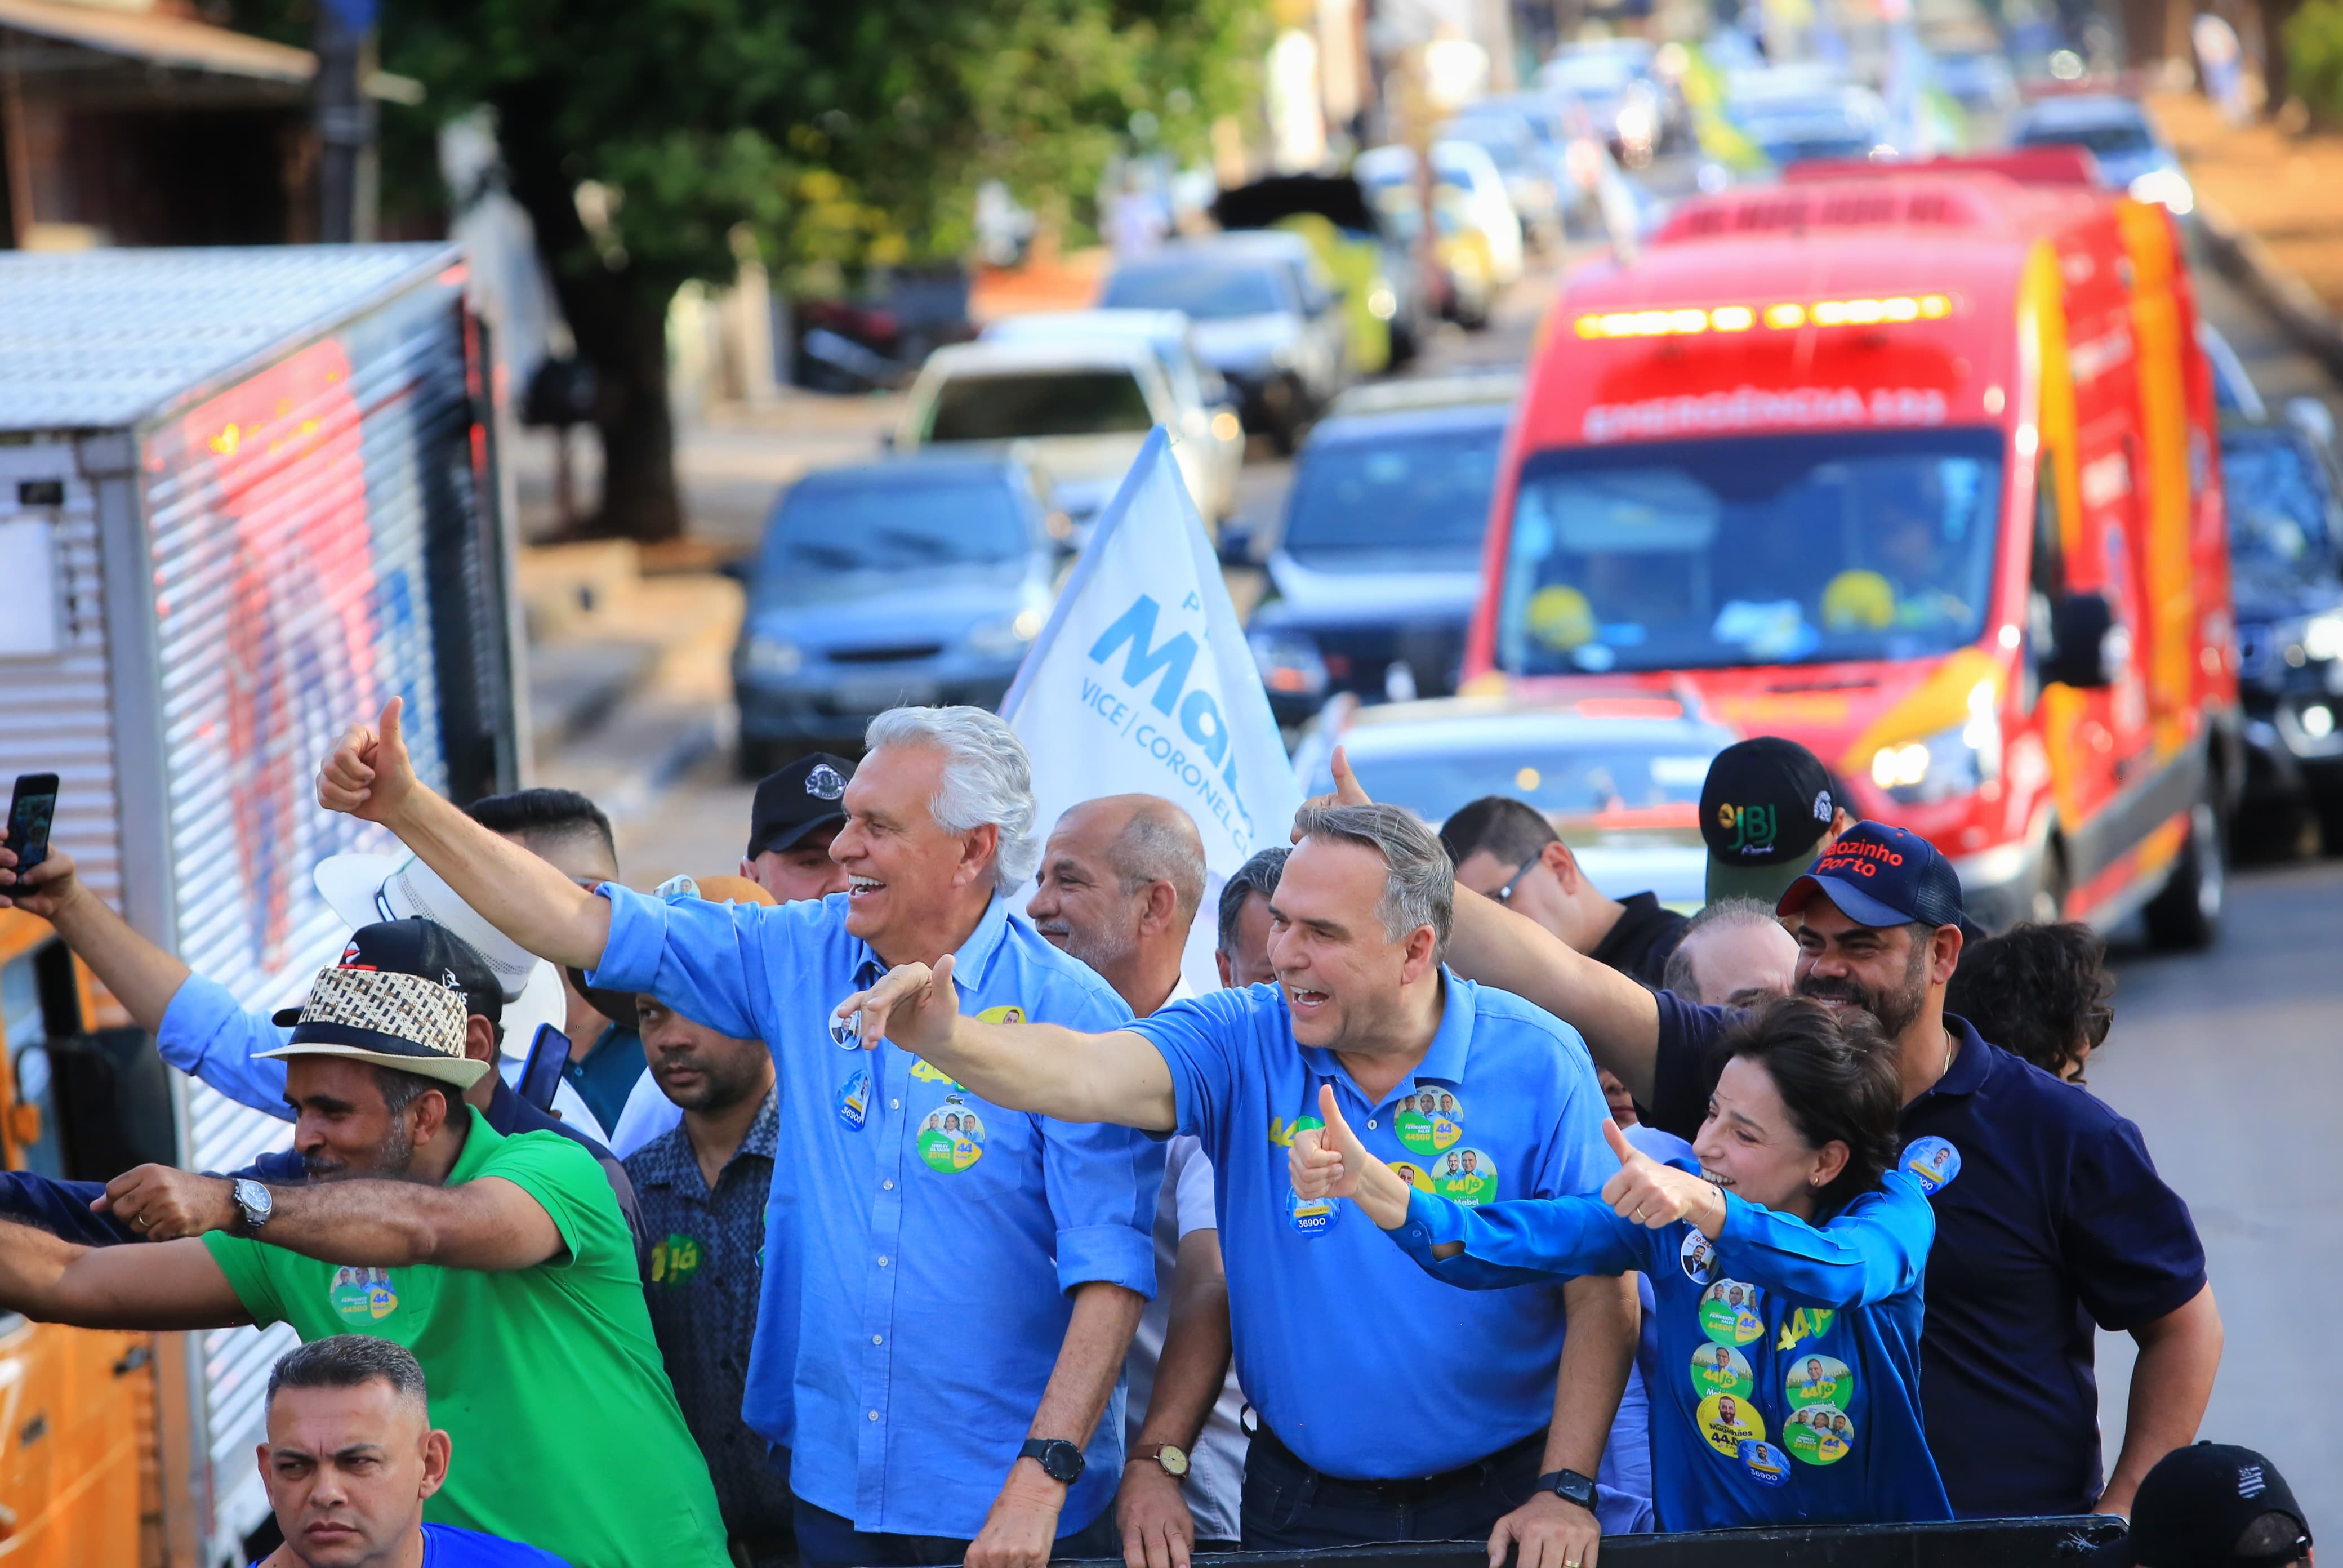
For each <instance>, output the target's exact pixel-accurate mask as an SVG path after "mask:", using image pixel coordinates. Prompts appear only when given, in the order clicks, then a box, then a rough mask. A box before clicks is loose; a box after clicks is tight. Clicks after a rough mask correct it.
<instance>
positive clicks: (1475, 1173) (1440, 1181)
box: [1432, 1149, 1497, 1209]
mask: <svg viewBox="0 0 2343 1568" xmlns="http://www.w3.org/2000/svg"><path fill="white" fill-rule="evenodd" d="M1432 1187H1433V1191H1435V1192H1437V1193H1439V1194H1440V1195H1441V1196H1442V1197H1443V1198H1445V1199H1447V1200H1448V1201H1450V1202H1452V1203H1462V1204H1463V1206H1464V1207H1465V1208H1467V1209H1475V1208H1478V1207H1480V1206H1481V1205H1482V1204H1483V1203H1493V1202H1495V1201H1497V1161H1496V1160H1495V1159H1494V1158H1493V1157H1492V1156H1491V1154H1490V1153H1489V1151H1487V1150H1485V1149H1451V1150H1450V1151H1448V1152H1447V1153H1445V1154H1443V1155H1442V1156H1441V1157H1440V1159H1439V1161H1437V1162H1436V1163H1434V1164H1433V1168H1432Z"/></svg>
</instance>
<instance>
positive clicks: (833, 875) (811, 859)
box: [740, 751, 854, 904]
mask: <svg viewBox="0 0 2343 1568" xmlns="http://www.w3.org/2000/svg"><path fill="white" fill-rule="evenodd" d="M853 777H854V764H853V763H851V762H849V761H848V760H847V759H845V758H843V757H832V756H831V755H830V753H829V752H827V751H817V752H815V753H814V754H813V755H812V756H810V757H800V758H799V759H797V760H796V761H795V762H792V763H790V764H789V766H788V767H786V768H783V769H779V771H777V772H773V773H769V774H767V775H766V776H765V778H764V779H763V780H762V781H761V782H759V784H758V786H757V798H756V799H755V801H754V802H753V803H752V804H751V805H750V806H749V852H748V853H747V854H746V855H745V856H743V857H742V858H741V860H740V874H741V875H742V876H744V877H746V878H748V879H749V880H750V881H752V882H755V883H756V884H757V885H758V886H759V887H761V888H763V889H764V890H765V891H767V892H769V893H770V894H772V895H773V897H774V899H775V900H778V901H779V902H781V903H784V904H786V903H789V902H790V901H791V900H797V899H826V898H828V897H829V896H830V894H832V893H842V892H844V891H846V868H845V867H843V866H841V865H840V864H839V863H838V862H837V861H836V860H833V859H830V841H831V840H832V839H836V838H837V837H838V831H839V829H841V828H843V827H845V826H846V807H845V804H844V802H845V799H846V786H847V783H848V781H849V780H850V779H852V778H853Z"/></svg>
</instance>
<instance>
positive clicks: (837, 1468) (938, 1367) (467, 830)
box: [317, 701, 1163, 1568]
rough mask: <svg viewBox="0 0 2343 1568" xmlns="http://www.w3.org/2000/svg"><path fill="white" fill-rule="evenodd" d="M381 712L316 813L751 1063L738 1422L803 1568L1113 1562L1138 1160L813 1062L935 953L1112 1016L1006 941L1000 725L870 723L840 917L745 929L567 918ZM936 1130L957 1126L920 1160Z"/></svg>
mask: <svg viewBox="0 0 2343 1568" xmlns="http://www.w3.org/2000/svg"><path fill="white" fill-rule="evenodd" d="M399 710H400V705H399V704H398V703H397V702H396V701H394V702H393V703H392V704H391V705H390V706H389V707H388V708H387V709H385V710H384V712H383V715H382V719H381V721H380V727H379V728H378V729H377V728H375V727H370V726H363V725H362V726H358V727H356V728H354V729H352V730H351V731H350V732H349V733H348V734H347V735H346V736H344V737H343V739H342V740H341V741H340V743H339V744H337V746H336V748H335V749H334V750H333V752H332V753H331V754H330V755H329V756H328V757H327V759H325V762H324V764H323V765H322V766H321V768H320V769H319V772H318V780H317V793H318V801H319V804H321V805H323V806H326V807H327V809H334V810H342V811H349V812H353V813H355V814H357V815H359V816H361V817H363V818H365V819H367V820H370V821H377V822H381V823H383V824H384V825H385V826H387V827H388V828H390V829H391V830H392V831H394V832H396V833H397V834H399V835H400V836H401V837H402V838H404V839H406V840H407V843H408V845H409V847H411V848H413V849H415V850H416V851H417V854H419V855H421V856H422V857H423V858H424V859H426V860H427V861H428V862H429V863H430V864H431V865H432V866H433V867H434V869H437V871H438V872H439V873H440V874H441V875H442V876H444V877H446V878H447V879H448V881H449V882H450V884H451V885H453V886H454V887H455V888H456V890H458V893H460V894H462V895H463V896H464V897H465V898H466V899H467V900H469V901H470V902H471V903H472V904H473V906H474V907H475V908H477V909H479V910H481V911H482V913H484V914H486V915H487V916H488V918H489V919H490V920H493V921H495V922H496V923H497V924H498V928H499V929H500V930H504V932H505V933H506V934H507V935H508V936H510V937H511V938H513V939H514V940H516V941H518V942H519V943H520V944H521V945H522V946H523V947H524V948H527V949H528V950H530V951H532V952H537V953H539V954H541V955H543V956H545V957H547V958H549V959H552V960H555V961H557V962H559V963H563V964H575V965H578V966H595V967H594V968H592V969H591V970H590V972H589V973H588V976H587V978H588V980H589V982H590V983H592V984H594V985H598V986H607V987H610V988H612V989H625V990H634V991H638V992H648V993H649V994H650V995H652V996H655V997H657V998H658V999H659V1000H661V1001H663V1002H665V1003H666V1004H667V1005H668V1006H669V1008H671V1009H672V1010H675V1011H677V1012H679V1013H681V1014H683V1015H684V1016H685V1017H687V1018H689V1019H692V1020H696V1021H698V1022H700V1023H703V1024H705V1025H707V1026H708V1027H709V1028H710V1029H713V1030H718V1031H719V1033H723V1034H727V1035H730V1036H733V1037H735V1038H738V1039H761V1040H764V1041H765V1042H766V1044H767V1045H768V1046H769V1047H770V1048H771V1050H772V1052H773V1056H774V1060H775V1065H776V1069H777V1070H778V1072H779V1081H780V1115H781V1121H782V1127H781V1132H780V1135H779V1139H778V1140H777V1142H776V1160H775V1166H774V1172H773V1182H774V1191H773V1197H772V1201H771V1203H770V1205H769V1214H768V1221H767V1232H766V1267H765V1288H764V1293H763V1297H762V1299H761V1301H760V1302H759V1320H758V1327H757V1337H756V1342H755V1347H754V1351H755V1353H754V1355H753V1356H752V1357H751V1360H750V1363H749V1386H748V1393H747V1396H746V1401H745V1403H744V1407H743V1412H744V1414H745V1415H746V1416H747V1418H748V1421H749V1425H750V1426H751V1427H753V1428H755V1429H756V1430H757V1431H758V1432H759V1433H761V1434H762V1435H764V1436H765V1437H766V1438H767V1439H768V1440H769V1441H771V1442H780V1443H786V1444H787V1445H788V1446H789V1448H790V1449H791V1459H790V1475H789V1484H790V1488H791V1491H792V1492H793V1493H794V1494H795V1496H796V1499H797V1507H796V1510H795V1529H796V1533H797V1543H798V1552H799V1556H800V1558H801V1559H802V1560H803V1561H804V1562H805V1563H808V1564H809V1565H810V1568H851V1565H856V1564H876V1563H886V1564H903V1563H938V1562H944V1561H948V1560H950V1561H957V1560H959V1559H960V1558H961V1557H963V1556H964V1557H966V1558H967V1559H968V1560H969V1562H970V1563H972V1564H973V1565H974V1568H1041V1564H1042V1563H1044V1562H1046V1560H1047V1559H1048V1558H1049V1557H1050V1555H1051V1553H1052V1551H1053V1549H1054V1550H1055V1551H1056V1552H1057V1553H1060V1554H1061V1555H1067V1556H1098V1555H1102V1554H1107V1553H1111V1551H1112V1550H1113V1539H1114V1529H1113V1522H1112V1520H1111V1518H1108V1517H1106V1514H1107V1508H1108V1504H1109V1503H1110V1502H1111V1499H1112V1496H1113V1493H1114V1488H1115V1482H1116V1477H1117V1476H1118V1474H1119V1473H1120V1472H1121V1468H1122V1433H1121V1430H1120V1429H1119V1428H1118V1427H1117V1426H1116V1425H1115V1423H1113V1422H1103V1421H1101V1416H1103V1415H1104V1413H1105V1412H1106V1411H1107V1409H1108V1406H1109V1404H1110V1403H1111V1400H1112V1398H1113V1394H1114V1390H1115V1388H1116V1385H1117V1384H1118V1382H1120V1381H1121V1372H1122V1361H1123V1356H1124V1353H1125V1352H1126V1351H1127V1350H1128V1349H1129V1348H1130V1342H1131V1330H1132V1328H1133V1327H1134V1326H1135V1325H1136V1324H1137V1322H1138V1321H1139V1313H1140V1309H1141V1306H1142V1305H1143V1304H1144V1302H1145V1299H1146V1298H1147V1297H1148V1296H1149V1295H1151V1294H1152V1293H1153V1291H1154V1282H1155V1281H1154V1276H1155V1269H1154V1257H1153V1251H1152V1245H1151V1237H1150V1234H1149V1231H1150V1227H1149V1224H1148V1220H1149V1219H1150V1218H1151V1216H1152V1214H1153V1211H1154V1205H1155V1201H1156V1196H1157V1188H1158V1184H1159V1183H1160V1181H1161V1176H1162V1160H1163V1155H1162V1151H1161V1146H1160V1145H1159V1144H1157V1143H1155V1142H1154V1141H1151V1140H1149V1139H1146V1138H1143V1137H1141V1136H1140V1135H1138V1134H1136V1133H1133V1132H1131V1131H1127V1130H1125V1129H1121V1128H1109V1127H1101V1126H1097V1125H1085V1124H1083V1123H1081V1122H1070V1121H1058V1120H1051V1119H1048V1118H1043V1117H1039V1116H1032V1115H1027V1114H1022V1113H1020V1112H1018V1111H1011V1110H1010V1109H1008V1108H1006V1107H1004V1106H1002V1105H1001V1104H999V1103H998V1102H991V1101H986V1100H984V1099H983V1098H982V1097H980V1095H979V1094H977V1093H974V1092H971V1091H970V1090H968V1089H967V1088H966V1087H964V1086H963V1085H962V1084H960V1083H958V1082H955V1081H953V1080H952V1079H951V1078H950V1076H949V1075H947V1074H946V1073H944V1072H942V1071H940V1070H937V1069H936V1068H935V1067H934V1066H933V1065H932V1064H931V1063H928V1062H924V1061H921V1060H920V1059H918V1058H917V1057H915V1056H913V1055H910V1054H909V1053H906V1052H901V1051H897V1050H886V1051H882V1052H880V1053H879V1054H878V1055H876V1056H867V1055H864V1054H861V1053H860V1052H853V1053H847V1052H841V1050H840V1040H838V1039H836V1038H834V1037H833V1035H832V1032H831V1028H832V1015H833V1012H834V1010H835V1008H836V1006H837V1002H838V999H839V998H840V997H843V996H845V995H848V994H850V992H851V991H852V990H854V989H855V988H856V986H857V985H859V984H864V983H868V982H869V981H870V980H876V979H877V978H878V977H879V976H880V975H881V974H883V973H884V972H885V971H886V969H887V967H888V965H889V964H890V963H892V962H895V961H899V960H920V961H933V960H940V959H941V958H943V957H944V955H946V954H948V953H949V954H953V955H955V956H956V957H957V959H958V960H959V962H960V967H961V970H962V972H963V973H964V975H965V976H966V977H967V980H968V985H969V990H970V1006H971V1007H973V1008H975V1009H977V1010H980V1011H990V1012H991V1014H992V1015H993V1016H995V1017H1006V1016H1009V1015H1010V1014H1011V1013H1014V1014H1015V1015H1017V1016H1019V1017H1021V1018H1024V1019H1030V1020H1037V1021H1041V1022H1045V1023H1051V1024H1057V1025H1061V1026H1065V1027H1072V1028H1078V1029H1085V1030H1101V1029H1111V1028H1113V1027H1115V1026H1116V1025H1118V1024H1120V1023H1121V1022H1122V1021H1123V1020H1125V1019H1127V1017H1128V1016H1129V1012H1130V1010H1129V1009H1128V1008H1127V1007H1125V1006H1124V1005H1123V1003H1122V1002H1121V1000H1120V999H1119V998H1117V997H1116V996H1115V994H1114V992H1113V991H1112V990H1111V989H1109V987H1108V986H1107V984H1106V982H1105V981H1103V980H1100V979H1099V978H1098V976H1096V975H1095V974H1093V973H1091V971H1090V970H1087V969H1085V968H1084V967H1082V966H1081V964H1079V963H1076V962H1075V961H1074V960H1071V959H1070V958H1068V957H1067V956H1066V955H1065V954H1063V953H1061V952H1060V951H1058V950H1056V949H1055V948H1052V947H1051V945H1050V944H1049V943H1048V942H1046V941H1044V940H1041V937H1039V936H1038V935H1036V934H1035V933H1034V931H1033V930H1032V928H1031V926H1030V925H1029V924H1028V923H1027V922H1026V921H1025V920H1024V918H1023V917H1022V916H1021V915H1011V912H1010V910H1009V908H1008V903H1007V900H1006V895H1007V894H1009V893H1011V892H1012V891H1014V890H1016V889H1018V888H1019V887H1020V886H1021V885H1022V884H1023V882H1024V881H1025V879H1027V878H1028V877H1029V876H1031V873H1032V868H1033V863H1034V860H1035V859H1036V858H1037V856H1038V852H1039V847H1038V846H1037V845H1036V844H1035V843H1034V842H1033V840H1032V839H1031V836H1030V835H1031V828H1032V819H1033V809H1034V807H1033V792H1032V785H1031V772H1030V769H1031V765H1030V763H1029V761H1028V759H1027V758H1026V755H1025V750H1024V748H1023V747H1022V746H1021V744H1020V743H1019V742H1018V740H1017V738H1016V736H1015V735H1014V734H1013V733H1012V732H1011V730H1010V729H1009V728H1008V726H1007V725H1006V724H1004V723H1003V722H1002V721H1001V719H999V718H998V717H997V716H995V715H993V714H990V713H987V712H985V711H983V710H981V709H973V708H941V709H926V708H899V709H891V710H890V711H889V712H886V713H883V714H881V715H880V716H879V717H878V718H877V719H874V720H872V722H871V725H870V729H869V731H868V733H867V735H866V740H867V742H868V747H869V749H868V751H867V752H866V754H865V756H864V757H863V759H862V761H861V763H860V766H859V767H858V768H857V769H855V775H854V779H853V781H852V782H851V783H850V784H849V785H848V787H847V791H846V798H845V799H846V809H847V824H846V827H845V829H843V830H841V831H840V834H839V836H838V838H837V839H836V840H834V841H833V842H832V844H831V846H830V853H831V854H832V856H833V857H835V858H836V859H838V861H839V863H840V864H841V865H842V866H844V867H845V868H846V871H847V875H848V879H849V883H848V892H847V896H846V898H844V899H829V900H820V901H819V902H798V903H792V904H786V905H783V906H781V907H780V908H778V909H758V908H750V907H748V906H744V905H739V904H720V903H710V902H707V901H703V900H693V899H679V900H672V901H662V900H654V899H649V898H645V897H643V896H641V895H639V894H636V893H632V892H629V891H628V890H625V889H623V888H618V887H616V886H610V885H605V886H604V887H603V888H601V889H600V890H599V895H600V896H598V897H597V896H594V895H592V894H588V893H587V892H585V891H583V890H579V889H578V888H577V887H575V886H574V885H572V884H571V883H569V882H568V881H567V880H566V879H562V878H561V877H559V876H558V874H556V873H554V872H553V871H552V870H551V869H550V868H548V867H547V866H546V865H545V864H544V863H543V862H542V861H538V860H536V859H532V858H530V857H528V856H527V855H525V854H521V853H518V852H517V851H516V850H515V849H513V848H512V846H510V845H508V844H506V843H504V842H502V841H501V840H499V839H497V838H496V837H495V836H494V835H492V834H488V833H483V832H480V831H478V829H477V828H476V827H475V826H474V825H473V824H472V823H470V822H469V821H468V820H467V819H465V817H464V815H463V813H461V812H460V811H458V810H457V809H455V808H454V807H453V806H451V805H449V804H448V803H447V801H446V800H445V799H442V798H440V797H439V796H437V794H434V793H433V792H432V791H431V790H429V789H427V788H425V787H423V786H422V785H421V784H420V783H419V782H418V781H417V779H416V777H415V771H414V768H413V766H412V764H411V762H410V761H409V759H408V758H407V751H406V749H405V747H404V745H403V744H402V743H401V741H400V739H399V736H398V715H399ZM843 1043H845V1044H847V1045H849V1046H851V1045H852V1044H853V1043H854V1041H853V1039H852V1037H851V1035H848V1036H846V1037H845V1039H844V1041H843ZM857 1107H859V1108H860V1109H859V1110H858V1109H856V1108H857ZM931 1112H943V1113H944V1114H945V1115H946V1116H947V1117H948V1118H957V1119H958V1120H959V1122H960V1125H959V1127H958V1128H957V1129H952V1130H951V1134H952V1135H950V1136H947V1135H946V1133H945V1132H944V1131H934V1132H930V1131H926V1130H925V1127H924V1121H925V1119H926V1118H927V1117H928V1116H929V1115H930V1113H931ZM1088 1120H1090V1121H1095V1119H1088Z"/></svg>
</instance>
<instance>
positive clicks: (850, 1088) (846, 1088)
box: [838, 1068, 870, 1132]
mask: <svg viewBox="0 0 2343 1568" xmlns="http://www.w3.org/2000/svg"><path fill="white" fill-rule="evenodd" d="M838 1120H839V1122H840V1125H842V1126H843V1127H844V1128H845V1129H846V1130H847V1131H849V1132H860V1131H862V1124H863V1123H864V1122H865V1121H869V1120H870V1072H869V1071H868V1070H865V1069H860V1068H858V1069H856V1070H855V1072H854V1074H853V1076H851V1077H850V1078H849V1079H848V1080H847V1081H845V1082H844V1083H841V1084H840V1085H839V1086H838Z"/></svg>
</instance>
